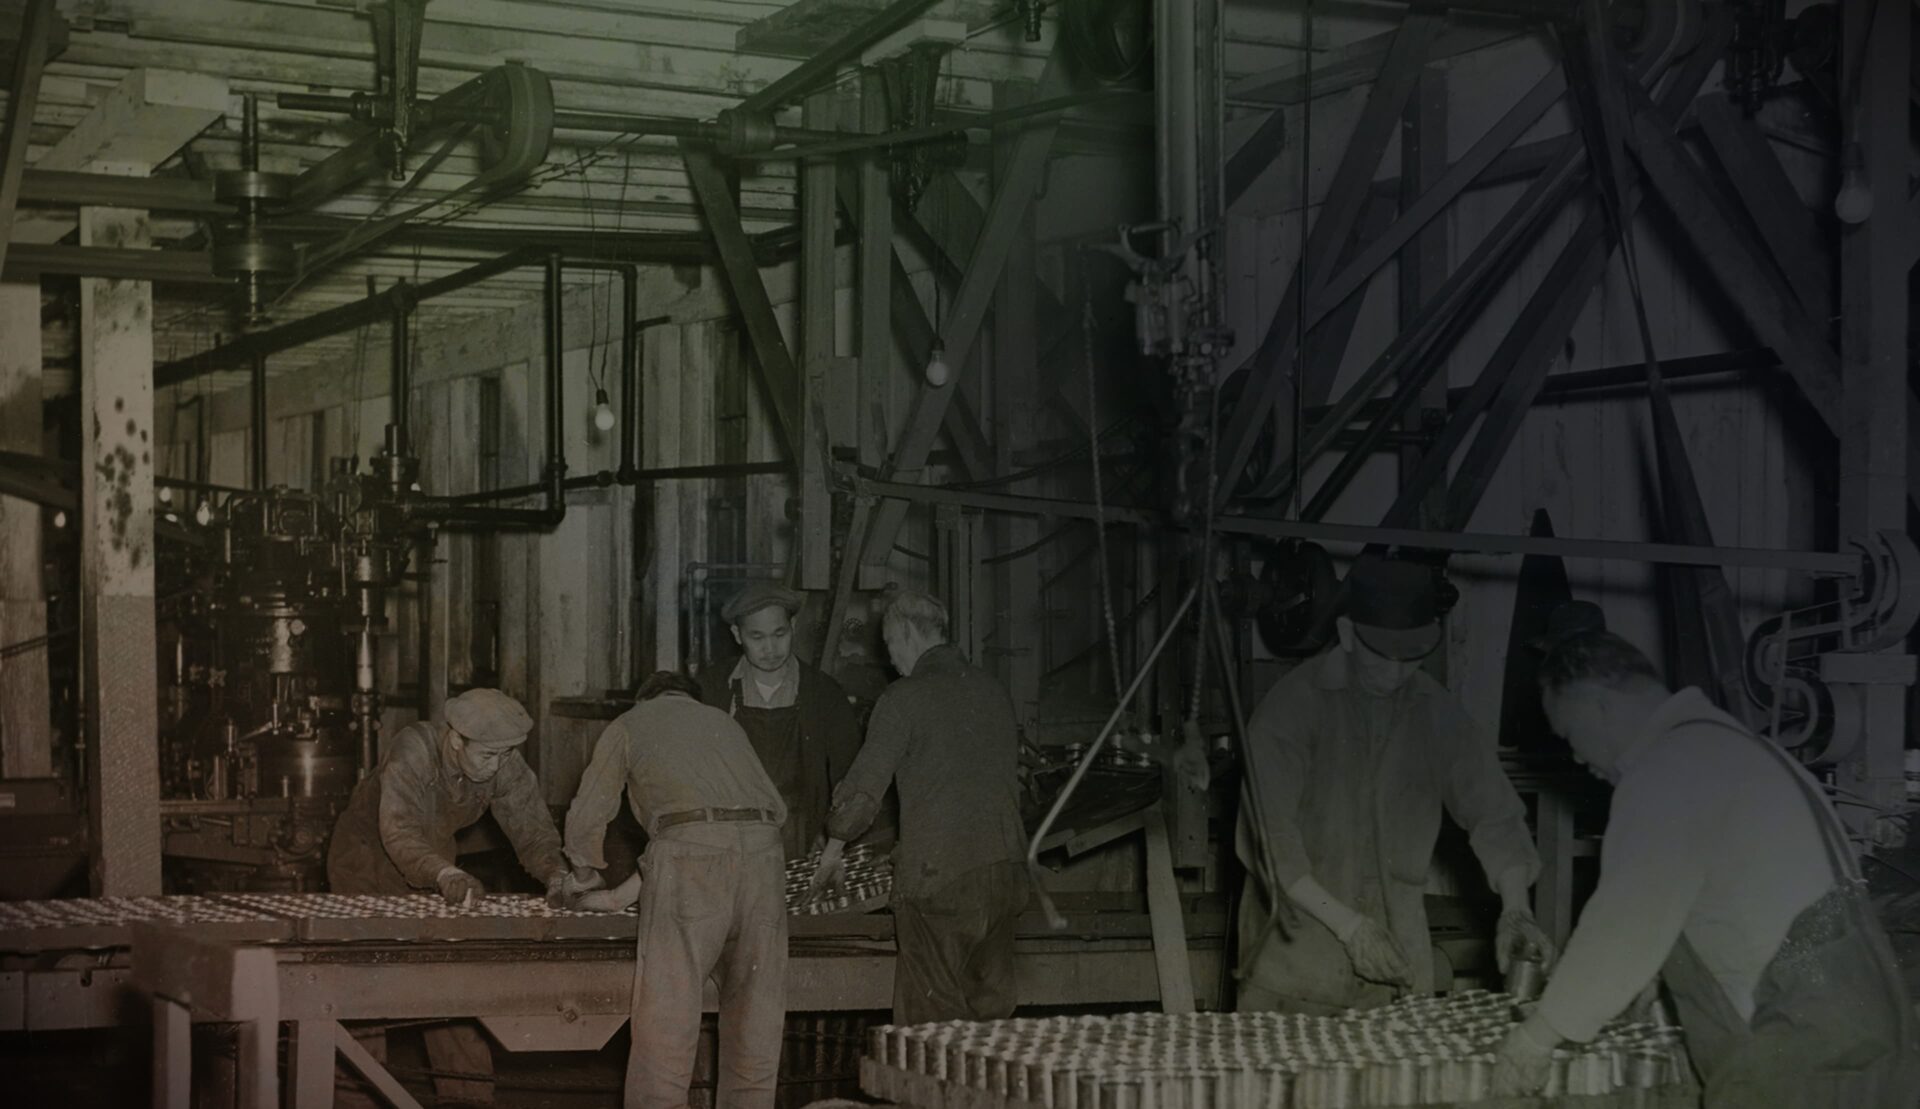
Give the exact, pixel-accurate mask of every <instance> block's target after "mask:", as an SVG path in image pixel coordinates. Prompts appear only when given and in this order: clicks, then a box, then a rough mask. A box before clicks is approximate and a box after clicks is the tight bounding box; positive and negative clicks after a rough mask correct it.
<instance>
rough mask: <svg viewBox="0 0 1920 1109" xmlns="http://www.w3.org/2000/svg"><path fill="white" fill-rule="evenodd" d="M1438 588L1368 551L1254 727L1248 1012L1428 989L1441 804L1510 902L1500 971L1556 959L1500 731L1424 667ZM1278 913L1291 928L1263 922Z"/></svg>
mask: <svg viewBox="0 0 1920 1109" xmlns="http://www.w3.org/2000/svg"><path fill="white" fill-rule="evenodd" d="M1438 584H1439V582H1438V575H1437V573H1436V572H1435V571H1434V569H1433V568H1431V567H1429V566H1426V565H1424V564H1421V563H1416V562H1412V561H1405V560H1400V559H1390V558H1386V557H1384V556H1379V555H1374V554H1364V555H1362V556H1360V557H1359V558H1358V559H1356V560H1355V562H1354V565H1353V568H1352V570H1351V571H1349V573H1348V575H1347V579H1346V587H1345V603H1346V611H1345V614H1344V615H1342V616H1340V617H1339V618H1338V620H1337V624H1338V629H1339V639H1338V641H1337V642H1336V643H1334V644H1332V645H1331V646H1329V647H1328V648H1327V649H1326V650H1325V651H1323V652H1321V653H1320V654H1319V655H1316V656H1314V657H1313V658H1310V659H1308V660H1306V661H1305V662H1303V663H1302V664H1301V665H1300V666H1298V667H1296V668H1295V669H1294V670H1293V671H1292V672H1290V673H1289V674H1287V676H1286V677H1284V678H1282V679H1281V680H1280V682H1279V683H1278V684H1277V685H1275V686H1274V688H1273V689H1272V691H1271V692H1269V693H1268V694H1267V696H1266V698H1265V700H1263V701H1262V702H1261V703H1260V707H1259V708H1258V709H1257V710H1256V711H1255V712H1254V715H1253V719H1252V720H1251V721H1250V722H1249V732H1250V735H1249V743H1248V748H1249V750H1248V758H1249V759H1251V760H1255V761H1256V769H1257V771H1258V773H1257V780H1258V782H1259V785H1260V788H1261V790H1262V795H1261V796H1260V797H1259V798H1258V804H1249V803H1245V800H1246V799H1243V804H1242V805H1241V812H1240V820H1239V826H1238V830H1237V836H1236V839H1237V846H1238V850H1239V854H1240V857H1241V859H1242V860H1243V861H1244V862H1245V863H1246V865H1247V872H1248V877H1247V886H1246V890H1245V893H1244V895H1243V896H1242V898H1241V907H1240V929H1239V931H1240V960H1239V961H1240V967H1241V970H1242V973H1243V974H1245V975H1246V978H1245V980H1244V981H1243V982H1242V984H1241V989H1240V1003H1239V1004H1240V1008H1241V1009H1243V1010H1276V1009H1277V1010H1281V1011H1286V1012H1297V1013H1307V1014H1328V1013H1333V1012H1337V1011H1341V1010H1345V1009H1352V1008H1371V1007H1373V1006H1377V1005H1381V1004H1385V1003H1386V1002H1389V1001H1391V1000H1393V999H1394V998H1395V997H1396V996H1398V995H1399V994H1400V993H1402V992H1405V991H1414V992H1431V991H1432V989H1433V979H1434V975H1433V965H1432V941H1431V940H1430V939H1429V936H1428V931H1427V914H1426V907H1425V903H1424V896H1425V887H1426V881H1427V870H1428V865H1429V863H1430V862H1431V860H1432V856H1433V847H1434V842H1435V840H1436V838H1437V837H1438V835H1439V832H1440V815H1441V812H1442V810H1443V809H1444V810H1445V811H1446V812H1447V813H1448V814H1450V815H1451V816H1452V817H1453V818H1454V820H1455V821H1456V822H1458V823H1459V824H1460V825H1461V826H1462V827H1463V828H1465V829H1466V830H1467V832H1468V834H1469V836H1470V837H1471V839H1472V843H1473V848H1474V852H1475V854H1476V855H1478V856H1479V859H1480V863H1481V866H1482V867H1483V868H1484V869H1485V871H1486V874H1487V880H1488V882H1489V883H1490V884H1491V885H1492V886H1493V887H1494V889H1495V890H1497V891H1498V892H1499V894H1500V898H1501V901H1502V905H1503V909H1502V912H1501V915H1500V924H1499V931H1498V935H1497V936H1496V945H1495V950H1496V954H1497V958H1498V961H1499V964H1500V967H1501V969H1502V970H1503V971H1504V970H1505V969H1506V966H1507V964H1508V962H1509V961H1510V959H1511V958H1512V957H1513V956H1514V955H1516V954H1519V953H1522V952H1530V953H1532V954H1535V955H1538V956H1539V957H1542V958H1547V957H1550V954H1551V953H1550V950H1549V944H1548V941H1547V938H1546V935H1545V933H1543V932H1542V931H1541V929H1540V927H1539V925H1538V924H1537V923H1536V922H1535V921H1534V918H1533V911H1532V909H1531V908H1530V906H1529V903H1528V896H1527V891H1528V889H1529V887H1531V886H1532V884H1533V880H1534V878H1535V877H1536V876H1537V874H1538V873H1539V870H1540V861H1539V857H1538V856H1537V855H1536V854H1535V852H1534V848H1533V841H1532V839H1531V837H1530V836H1529V835H1528V832H1527V824H1526V813H1525V810H1524V809H1523V808H1522V806H1521V803H1520V798H1519V795H1518V794H1516V793H1515V792H1514V789H1513V786H1512V784H1511V783H1510V782H1508V781H1507V779H1506V776H1505V775H1504V774H1503V773H1502V772H1501V770H1500V763H1499V760H1498V758H1497V756H1496V754H1495V745H1494V743H1493V739H1492V737H1491V736H1489V735H1484V734H1482V733H1481V731H1480V730H1479V729H1478V728H1477V727H1475V726H1474V723H1473V721H1472V720H1471V719H1470V718H1468V716H1467V713H1466V710H1465V709H1464V708H1462V707H1461V705H1460V703H1459V702H1458V701H1457V700H1455V699H1454V697H1453V696H1452V694H1450V693H1448V692H1447V690H1446V689H1445V688H1444V687H1443V686H1441V685H1440V683H1438V682H1436V681H1435V680H1434V679H1433V678H1432V677H1430V676H1429V675H1427V674H1426V673H1424V672H1423V671H1422V670H1421V669H1420V660H1421V659H1423V658H1425V657H1426V656H1427V655H1429V654H1431V653H1432V652H1433V650H1434V649H1435V648H1436V647H1438V646H1439V644H1440V636H1441V627H1440V611H1439V601H1438V593H1439V590H1438ZM1255 779H1256V776H1255V775H1249V778H1248V781H1249V783H1251V782H1252V781H1254V780H1255ZM1294 907H1297V908H1298V909H1300V910H1301V911H1300V912H1299V913H1291V909H1292V908H1294ZM1276 911H1278V915H1279V917H1280V919H1281V920H1287V919H1289V916H1291V918H1292V919H1293V924H1292V925H1291V926H1288V927H1276V926H1274V925H1273V924H1271V923H1270V922H1271V920H1272V918H1273V917H1274V916H1275V915H1276Z"/></svg>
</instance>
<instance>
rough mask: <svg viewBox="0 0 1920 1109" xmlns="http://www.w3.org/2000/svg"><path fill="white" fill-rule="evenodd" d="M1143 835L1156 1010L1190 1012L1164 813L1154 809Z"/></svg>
mask: <svg viewBox="0 0 1920 1109" xmlns="http://www.w3.org/2000/svg"><path fill="white" fill-rule="evenodd" d="M1145 830H1146V835H1147V916H1148V917H1149V919H1150V920H1151V921H1152V923H1153V965H1154V969H1155V970H1156V971H1158V972H1159V977H1160V1011H1161V1012H1163V1013H1191V1012H1193V965H1192V964H1191V963H1190V962H1188V961H1187V923H1186V919H1185V917H1183V916H1182V915H1181V912H1180V885H1179V879H1178V878H1176V877H1175V876H1174V873H1173V850H1172V847H1171V845H1170V844H1169V842H1168V839H1167V819H1166V814H1165V813H1164V812H1163V811H1161V810H1158V809H1156V810H1155V811H1154V813H1153V814H1152V816H1150V817H1149V818H1148V819H1147V821H1146V824H1145Z"/></svg>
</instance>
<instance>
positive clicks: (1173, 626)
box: [1027, 582, 1201, 929]
mask: <svg viewBox="0 0 1920 1109" xmlns="http://www.w3.org/2000/svg"><path fill="white" fill-rule="evenodd" d="M1200 584H1201V583H1199V582H1195V583H1194V584H1193V585H1192V586H1190V587H1189V588H1188V589H1187V595H1186V596H1185V597H1184V598H1182V599H1181V601H1180V607H1179V608H1177V609H1175V610H1174V613H1173V615H1172V616H1170V617H1168V619H1167V626H1166V628H1165V629H1164V630H1162V631H1161V632H1160V638H1159V640H1158V641H1156V642H1155V643H1154V645H1153V650H1151V651H1148V652H1147V657H1146V659H1145V660H1144V661H1142V662H1141V663H1140V668H1139V670H1137V671H1136V672H1135V673H1134V675H1133V681H1131V682H1129V683H1128V684H1127V690H1126V692H1125V693H1122V694H1121V695H1120V700H1119V702H1118V703H1116V704H1115V705H1114V706H1113V712H1112V713H1111V714H1110V715H1109V716H1108V717H1107V722H1106V723H1105V724H1102V725H1101V726H1100V734H1099V735H1097V736H1095V737H1094V739H1093V742H1092V743H1089V744H1087V751H1086V754H1084V755H1082V756H1080V764H1079V765H1078V766H1076V767H1074V768H1073V776H1072V777H1070V778H1068V779H1067V784H1066V785H1064V786H1062V787H1061V789H1060V795H1059V796H1058V797H1055V798H1054V799H1053V805H1052V807H1050V808H1049V809H1047V815H1046V817H1045V818H1044V819H1042V820H1041V821H1040V826H1039V827H1038V828H1036V829H1034V832H1033V835H1032V836H1030V837H1028V840H1027V867H1028V869H1031V870H1037V869H1039V867H1040V845H1041V844H1042V843H1045V842H1046V839H1047V833H1048V832H1050V831H1052V830H1053V822H1054V821H1056V820H1058V819H1060V810H1062V809H1064V808H1066V807H1067V800H1068V799H1069V798H1071V797H1072V796H1073V791H1074V790H1076V789H1078V788H1080V781H1081V779H1083V778H1085V777H1086V776H1087V771H1088V770H1089V769H1090V768H1092V766H1093V763H1094V760H1095V759H1097V758H1099V757H1100V749H1101V748H1102V747H1105V746H1106V745H1107V740H1108V739H1109V738H1110V737H1111V736H1112V735H1113V728H1114V725H1116V724H1118V723H1120V717H1121V716H1123V715H1125V714H1126V711H1127V706H1128V705H1130V704H1132V703H1133V698H1134V696H1135V695H1136V694H1138V693H1139V692H1140V686H1141V685H1142V684H1144V683H1145V682H1146V680H1147V675H1149V674H1151V673H1153V664H1154V663H1155V662H1158V661H1159V659H1160V652H1162V651H1164V650H1166V647H1167V643H1168V642H1169V641H1171V640H1172V639H1173V633H1174V632H1177V631H1179V630H1180V626H1181V622H1182V620H1183V619H1184V618H1185V617H1186V615H1187V609H1189V608H1192V607H1193V599H1194V598H1195V597H1197V596H1199V595H1200ZM1034 889H1035V891H1036V892H1038V893H1039V894H1040V905H1041V907H1042V908H1043V909H1045V910H1046V914H1047V923H1048V924H1050V925H1052V926H1053V927H1054V928H1056V929H1058V928H1065V927H1066V926H1067V920H1066V918H1065V917H1063V916H1061V915H1060V912H1059V910H1058V909H1055V908H1054V907H1053V901H1052V900H1051V899H1050V898H1048V897H1047V895H1046V891H1045V890H1044V889H1043V888H1042V887H1041V886H1040V885H1039V884H1038V883H1035V886H1034Z"/></svg>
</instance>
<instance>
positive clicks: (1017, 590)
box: [979, 82, 1066, 729]
mask: <svg viewBox="0 0 1920 1109" xmlns="http://www.w3.org/2000/svg"><path fill="white" fill-rule="evenodd" d="M1031 98H1032V89H1031V87H1030V86H1027V85H1025V84H1024V83H1022V84H1018V85H1016V84H1014V83H1011V82H1009V83H1005V84H1001V85H997V86H995V89H994V107H995V108H996V109H1004V108H1010V107H1013V106H1015V105H1017V104H1021V103H1025V102H1026V101H1027V100H1030V99H1031ZM1011 148H1012V143H1011V140H1010V138H1009V139H1008V140H1006V141H1002V142H1000V143H997V144H996V145H995V151H996V154H997V155H998V156H997V157H996V162H997V163H998V165H997V167H996V168H997V169H998V170H999V171H1000V172H1002V173H1004V172H1005V171H1006V168H1007V167H1006V160H1007V156H1008V154H1009V153H1010V151H1011ZM1033 224H1034V221H1033V213H1032V211H1031V209H1029V211H1028V213H1027V215H1026V218H1025V219H1023V220H1021V221H1020V224H1019V226H1018V227H1017V228H1016V229H1015V231H1014V238H1013V243H1012V245H1011V246H1010V247H1009V248H1008V251H1007V269H1006V274H1005V276H1003V277H1002V278H1001V280H1000V286H999V289H998V291H997V292H996V294H995V298H994V306H993V361H992V367H993V392H992V397H991V402H992V405H993V447H994V450H993V460H994V466H995V468H996V469H997V470H999V471H1000V472H1001V473H1010V472H1012V471H1014V470H1017V469H1019V468H1020V466H1021V463H1022V459H1023V458H1024V457H1025V455H1024V452H1025V451H1027V450H1029V449H1031V448H1032V446H1033V443H1034V417H1035V412H1034V410H1035V408H1036V407H1037V406H1038V402H1039V395H1038V391H1037V389H1036V385H1037V381H1038V373H1039V370H1038V367H1037V364H1036V361H1035V357H1034V353H1035V351H1037V350H1038V349H1039V345H1040V344H1039V341H1038V339H1037V338H1036V333H1037V330H1038V328H1037V326H1036V321H1035V318H1034V317H1035V310H1036V305H1037V304H1038V302H1039V301H1038V298H1039V287H1038V286H1039V280H1038V278H1037V276H1036V274H1035V272H1034V251H1033ZM1053 325H1054V326H1055V327H1064V326H1066V324H1065V321H1061V320H1055V321H1053ZM1007 491H1008V492H1011V493H1027V492H1036V491H1037V490H1036V489H1034V488H1033V483H1032V482H1021V483H1018V484H1016V485H1013V486H1010V487H1008V489H1007ZM994 524H995V526H994V538H995V540H996V543H995V545H996V546H997V547H998V553H1000V554H1003V555H1004V554H1007V553H1009V552H1012V551H1016V550H1021V549H1024V548H1026V547H1028V546H1029V545H1031V544H1032V543H1033V542H1034V541H1035V540H1037V539H1039V537H1040V521H1038V520H1036V519H1035V518H1033V517H1031V516H1015V515H1001V516H999V517H998V518H997V519H996V520H995V522H994ZM993 602H994V612H995V619H994V621H993V624H992V629H993V644H994V648H993V649H994V653H995V654H996V655H997V656H998V657H997V658H996V659H995V660H994V661H995V662H996V663H998V665H996V666H994V667H992V669H993V670H995V671H997V672H998V673H999V674H1000V676H1001V679H1002V680H1003V681H1004V682H1005V683H1006V686H1007V692H1008V694H1009V695H1011V696H1012V698H1013V713H1014V719H1015V720H1016V721H1017V722H1018V723H1019V724H1020V726H1021V727H1022V728H1024V729H1031V728H1032V726H1033V723H1034V721H1035V719H1036V718H1037V717H1038V716H1039V712H1040V668H1041V661H1040V649H1039V648H1040V557H1039V553H1038V552H1034V553H1031V554H1028V555H1027V556H1025V557H1023V558H1016V559H1014V560H1012V561H1010V562H1003V563H1000V564H998V565H997V566H996V567H995V568H994V586H993ZM979 661H980V662H981V664H982V665H985V664H986V660H985V659H982V660H979Z"/></svg>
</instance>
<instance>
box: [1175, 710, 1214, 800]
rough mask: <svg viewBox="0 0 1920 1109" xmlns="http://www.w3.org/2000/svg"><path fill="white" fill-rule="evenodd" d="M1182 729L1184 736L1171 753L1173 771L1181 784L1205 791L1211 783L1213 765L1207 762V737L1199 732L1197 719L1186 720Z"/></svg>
mask: <svg viewBox="0 0 1920 1109" xmlns="http://www.w3.org/2000/svg"><path fill="white" fill-rule="evenodd" d="M1183 730H1184V732H1185V733H1186V738H1185V739H1184V740H1182V742H1181V744H1180V749H1179V750H1177V751H1175V752H1174V753H1173V772H1174V773H1175V774H1176V775H1178V776H1179V779H1180V781H1181V782H1182V783H1183V784H1185V785H1188V786H1191V787H1192V788H1194V789H1196V790H1199V791H1200V792H1202V793H1205V792H1206V789H1207V787H1208V786H1209V785H1211V784H1213V767H1212V766H1210V765H1208V763H1207V737H1206V736H1204V735H1201V734H1200V722H1199V721H1197V720H1189V721H1187V722H1186V725H1185V727H1184V729H1183Z"/></svg>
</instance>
